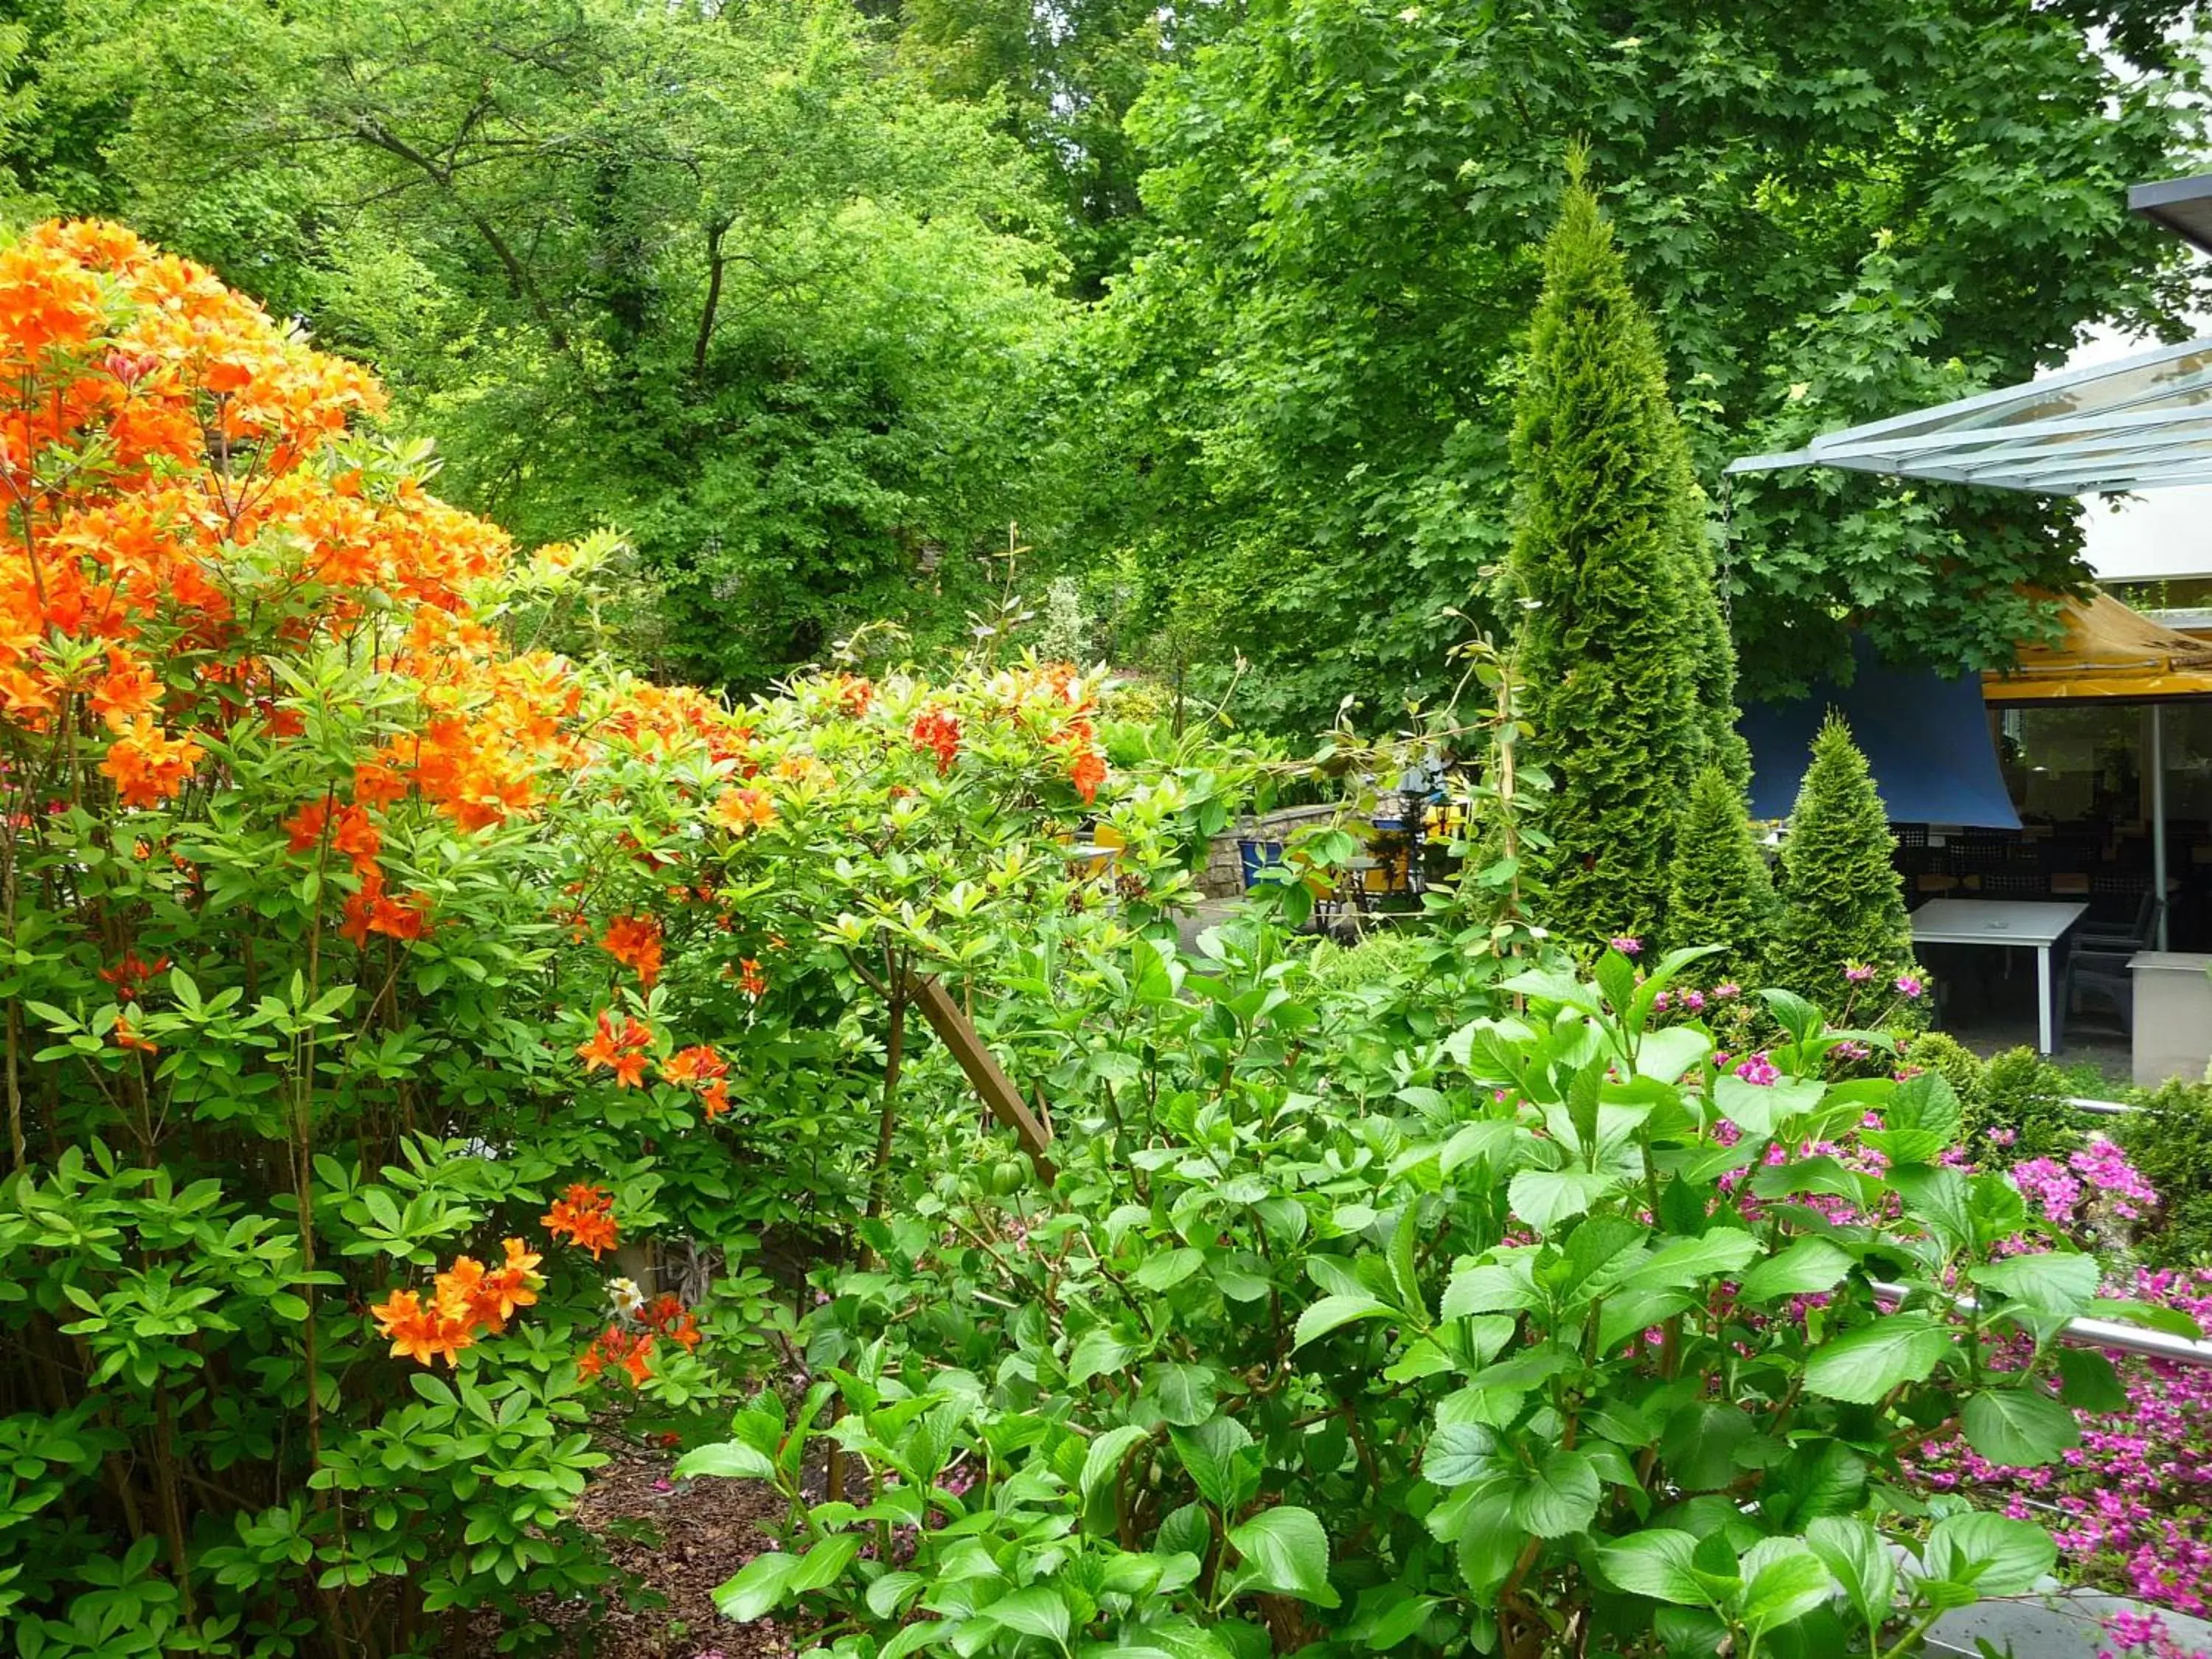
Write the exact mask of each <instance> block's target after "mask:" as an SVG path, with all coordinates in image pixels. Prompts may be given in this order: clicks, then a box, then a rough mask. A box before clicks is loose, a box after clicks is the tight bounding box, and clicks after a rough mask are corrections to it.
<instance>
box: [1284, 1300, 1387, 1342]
mask: <svg viewBox="0 0 2212 1659" xmlns="http://www.w3.org/2000/svg"><path fill="white" fill-rule="evenodd" d="M1395 1316H1397V1310H1396V1309H1395V1308H1393V1307H1391V1306H1390V1304H1389V1303H1387V1302H1384V1301H1383V1300H1382V1298H1380V1297H1372V1296H1325V1297H1322V1299H1321V1300H1320V1301H1318V1302H1316V1303H1315V1304H1313V1305H1312V1306H1311V1307H1310V1308H1308V1309H1307V1310H1305V1311H1304V1313H1302V1314H1300V1315H1299V1316H1298V1327H1297V1340H1295V1341H1294V1342H1293V1343H1292V1344H1291V1346H1293V1347H1296V1348H1303V1347H1304V1346H1305V1345H1306V1344H1307V1343H1309V1342H1312V1341H1316V1340H1319V1339H1320V1338H1322V1337H1324V1336H1327V1335H1328V1334H1329V1333H1330V1332H1331V1331H1333V1330H1335V1329H1336V1328H1338V1327H1339V1326H1340V1325H1349V1324H1351V1323H1352V1322H1353V1321H1354V1320H1359V1319H1381V1318H1385V1317H1394V1318H1395Z"/></svg>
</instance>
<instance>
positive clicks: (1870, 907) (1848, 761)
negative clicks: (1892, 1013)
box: [1769, 714, 1912, 1007]
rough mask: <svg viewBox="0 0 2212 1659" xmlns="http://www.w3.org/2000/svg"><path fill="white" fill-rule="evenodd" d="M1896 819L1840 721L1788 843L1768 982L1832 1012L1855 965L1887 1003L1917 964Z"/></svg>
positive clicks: (1820, 751)
mask: <svg viewBox="0 0 2212 1659" xmlns="http://www.w3.org/2000/svg"><path fill="white" fill-rule="evenodd" d="M1890 860H1891V850H1890V835H1889V819H1888V816H1887V814H1886V813H1885V812H1884V811H1882V805H1881V795H1880V794H1879V793H1876V792H1875V783H1874V775H1873V773H1871V772H1870V771H1869V770H1868V769H1867V763H1866V757H1865V756H1863V755H1862V754H1861V753H1859V751H1858V748H1857V745H1856V744H1853V743H1852V742H1851V733H1850V727H1848V726H1845V725H1844V722H1843V720H1841V719H1840V718H1838V717H1837V716H1836V715H1833V714H1831V715H1830V716H1829V718H1828V720H1827V722H1826V724H1825V725H1823V726H1821V728H1820V735H1819V736H1818V737H1816V738H1814V739H1813V763H1812V765H1811V766H1809V767H1808V768H1807V769H1806V772H1805V781H1804V783H1803V784H1802V786H1801V787H1800V788H1799V789H1798V792H1797V805H1796V807H1795V808H1794V809H1793V810H1792V811H1791V812H1790V829H1789V833H1788V835H1787V836H1784V839H1783V842H1782V912H1781V915H1780V916H1779V918H1778V920H1777V921H1776V924H1775V930H1774V953H1773V957H1772V959H1771V973H1770V975H1769V977H1770V978H1771V979H1772V980H1773V981H1774V982H1775V983H1776V984H1778V985H1780V986H1783V987H1786V988H1788V989H1790V990H1792V991H1796V992H1797V993H1798V994H1800V995H1802V996H1807V997H1810V998H1812V999H1813V1000H1815V1001H1818V1002H1821V1003H1823V1004H1825V1005H1826V1006H1831V1007H1840V1006H1844V1005H1845V1003H1846V1002H1847V1001H1848V1000H1850V997H1851V995H1852V994H1853V985H1852V981H1850V980H1849V979H1848V978H1847V977H1846V974H1847V973H1848V971H1849V969H1850V968H1852V967H1853V966H1858V967H1862V968H1870V969H1873V970H1874V973H1873V975H1872V977H1871V978H1870V979H1869V980H1867V981H1864V984H1865V985H1866V986H1867V987H1869V994H1881V995H1882V996H1884V997H1886V996H1887V990H1888V987H1890V986H1891V985H1892V984H1893V983H1894V981H1896V979H1897V977H1898V976H1899V975H1901V974H1905V973H1906V972H1908V971H1910V970H1911V967H1912V929H1911V924H1910V923H1909V922H1908V921H1906V920H1905V896H1904V892H1903V890H1902V889H1901V887H1900V886H1899V883H1898V879H1897V872H1896V871H1895V870H1894V869H1893V868H1892V866H1891V863H1890Z"/></svg>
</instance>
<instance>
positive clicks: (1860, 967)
mask: <svg viewBox="0 0 2212 1659" xmlns="http://www.w3.org/2000/svg"><path fill="white" fill-rule="evenodd" d="M1873 977H1874V969H1871V968H1869V967H1868V966H1867V965H1866V963H1863V962H1847V963H1844V978H1845V979H1847V980H1849V981H1850V982H1851V983H1852V984H1854V985H1863V984H1865V983H1866V982H1867V981H1869V980H1870V979H1872V978H1873Z"/></svg>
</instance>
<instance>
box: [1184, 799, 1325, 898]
mask: <svg viewBox="0 0 2212 1659" xmlns="http://www.w3.org/2000/svg"><path fill="white" fill-rule="evenodd" d="M1336 813H1337V808H1335V807H1334V806H1286V807H1285V808H1283V809H1282V811H1279V812H1264V813H1262V814H1261V815H1260V816H1259V817H1256V818H1248V819H1246V820H1245V821H1244V822H1243V823H1239V824H1238V825H1237V827H1236V828H1235V829H1231V830H1230V831H1228V832H1227V833H1226V834H1224V835H1219V836H1215V837H1214V838H1213V842H1212V845H1211V846H1210V847H1208V848H1206V865H1205V867H1204V868H1203V869H1201V870H1200V872H1198V884H1199V888H1200V891H1202V892H1203V893H1204V894H1205V895H1206V897H1208V898H1225V897H1228V896H1231V895H1232V894H1236V893H1241V892H1243V890H1244V868H1243V858H1242V856H1241V855H1240V854H1239V853H1238V852H1237V842H1240V841H1287V840H1288V839H1289V838H1290V836H1291V832H1292V831H1293V830H1296V829H1300V828H1302V827H1303V826H1304V825H1306V824H1310V823H1327V822H1328V820H1329V819H1331V818H1333V817H1335V816H1336Z"/></svg>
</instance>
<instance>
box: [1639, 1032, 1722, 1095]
mask: <svg viewBox="0 0 2212 1659" xmlns="http://www.w3.org/2000/svg"><path fill="white" fill-rule="evenodd" d="M1712 1050H1713V1040H1712V1039H1711V1037H1709V1036H1706V1035H1705V1033H1704V1032H1703V1031H1700V1030H1698V1029H1697V1028H1696V1027H1694V1026H1690V1025H1668V1026H1664V1027H1662V1028H1661V1029H1660V1030H1656V1031H1650V1032H1647V1033H1645V1035H1644V1040H1643V1041H1642V1042H1639V1043H1638V1044H1637V1045H1636V1073H1637V1075H1638V1077H1648V1078H1651V1079H1656V1081H1658V1082H1661V1083H1672V1082H1674V1081H1675V1079H1678V1078H1680V1076H1681V1075H1682V1074H1683V1073H1685V1072H1697V1073H1700V1074H1701V1075H1702V1074H1703V1072H1704V1069H1705V1056H1706V1055H1707V1054H1711V1052H1712Z"/></svg>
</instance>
